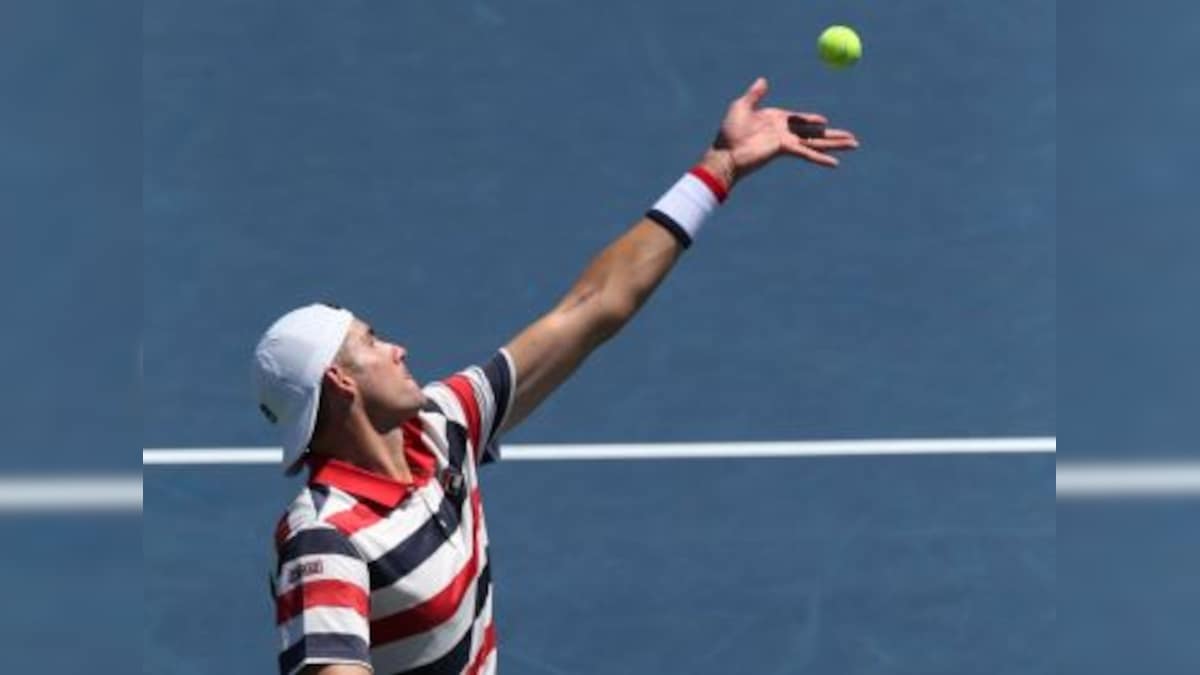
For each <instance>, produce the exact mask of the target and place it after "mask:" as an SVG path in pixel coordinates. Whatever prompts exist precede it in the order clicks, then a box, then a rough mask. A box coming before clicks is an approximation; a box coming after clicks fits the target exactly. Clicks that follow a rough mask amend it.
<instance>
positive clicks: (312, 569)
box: [288, 560, 325, 584]
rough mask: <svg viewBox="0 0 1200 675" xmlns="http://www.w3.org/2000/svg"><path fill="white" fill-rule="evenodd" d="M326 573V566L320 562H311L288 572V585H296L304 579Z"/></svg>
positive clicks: (303, 563)
mask: <svg viewBox="0 0 1200 675" xmlns="http://www.w3.org/2000/svg"><path fill="white" fill-rule="evenodd" d="M324 571H325V565H323V564H322V563H321V561H320V560H309V561H306V562H302V563H300V564H299V565H296V566H295V567H293V568H292V570H291V571H290V572H288V583H289V584H294V583H296V582H297V581H300V580H301V579H303V578H304V577H311V576H314V575H317V574H321V573H323V572H324Z"/></svg>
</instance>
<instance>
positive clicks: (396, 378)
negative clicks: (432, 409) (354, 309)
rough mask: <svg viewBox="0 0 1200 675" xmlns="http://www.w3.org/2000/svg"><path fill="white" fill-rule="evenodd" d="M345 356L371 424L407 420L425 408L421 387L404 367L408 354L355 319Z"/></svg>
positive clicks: (344, 351)
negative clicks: (372, 422)
mask: <svg viewBox="0 0 1200 675" xmlns="http://www.w3.org/2000/svg"><path fill="white" fill-rule="evenodd" d="M342 355H343V356H345V361H347V363H346V366H347V371H348V372H349V374H350V376H351V377H353V378H354V381H355V382H356V383H357V384H358V389H359V392H360V394H361V396H362V400H363V406H364V407H365V408H366V411H367V415H368V416H369V417H370V418H371V419H372V420H375V421H377V422H384V423H386V422H391V421H394V420H395V419H396V418H398V417H399V418H401V419H407V418H409V417H412V416H413V415H415V414H416V413H417V412H418V411H419V410H420V409H421V406H423V405H425V394H424V393H423V392H422V391H421V385H420V384H419V383H418V382H417V381H416V379H414V378H413V376H412V373H410V372H409V371H408V365H407V364H406V363H405V359H406V357H407V356H408V352H407V351H405V349H404V347H401V346H400V345H397V344H394V343H391V342H388V341H387V340H385V339H383V338H382V337H380V336H378V335H376V334H375V331H374V330H373V329H372V328H371V327H370V326H369V325H367V324H366V323H364V322H362V321H360V320H358V319H355V320H354V322H353V323H352V324H351V325H350V331H349V333H348V334H347V335H346V341H345V343H344V344H343V347H342Z"/></svg>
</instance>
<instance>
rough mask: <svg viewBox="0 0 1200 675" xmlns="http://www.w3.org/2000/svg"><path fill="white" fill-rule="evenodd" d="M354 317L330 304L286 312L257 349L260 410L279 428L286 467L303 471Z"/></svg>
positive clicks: (289, 469) (255, 364)
mask: <svg viewBox="0 0 1200 675" xmlns="http://www.w3.org/2000/svg"><path fill="white" fill-rule="evenodd" d="M353 320H354V315H353V314H351V313H350V312H348V311H346V310H344V309H338V308H334V307H330V306H329V305H319V304H314V305H308V306H307V307H301V308H299V309H295V310H292V311H291V312H288V313H287V314H284V315H283V316H282V317H280V319H279V320H278V321H276V322H275V323H274V324H272V325H271V327H270V328H268V329H267V332H265V333H263V336H262V338H261V339H260V340H259V341H258V346H257V347H255V348H254V367H253V373H254V384H255V386H256V387H257V389H258V408H259V410H261V411H262V414H263V415H265V416H266V418H267V419H268V420H270V421H271V423H272V424H275V425H276V426H278V427H279V432H280V434H281V436H282V441H283V465H284V467H285V469H286V470H287V472H288V473H293V472H295V471H297V470H298V469H299V462H298V460H299V459H300V458H301V457H303V456H304V452H305V450H307V448H308V443H309V441H311V440H312V433H313V427H314V426H316V424H317V406H318V404H319V403H320V401H321V380H322V378H323V377H324V375H325V370H326V369H327V368H329V366H330V364H332V363H333V359H334V357H335V356H337V353H338V350H339V349H341V347H342V342H343V341H344V340H345V339H346V334H347V333H349V331H350V323H351V322H352V321H353Z"/></svg>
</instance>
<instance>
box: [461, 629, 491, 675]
mask: <svg viewBox="0 0 1200 675" xmlns="http://www.w3.org/2000/svg"><path fill="white" fill-rule="evenodd" d="M494 651H496V624H495V623H489V624H488V625H487V628H485V629H483V642H482V643H481V644H480V645H479V651H478V652H476V654H475V660H474V661H473V662H472V663H471V667H470V668H467V671H466V672H467V675H478V674H479V669H480V668H483V664H484V662H486V661H487V658H488V655H490V654H491V653H492V652H494Z"/></svg>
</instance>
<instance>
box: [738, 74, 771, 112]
mask: <svg viewBox="0 0 1200 675" xmlns="http://www.w3.org/2000/svg"><path fill="white" fill-rule="evenodd" d="M766 95H767V78H765V77H760V78H758V79H757V80H755V81H754V84H751V85H750V88H749V89H747V90H746V93H745V94H742V100H743V101H745V102H746V104H747V105H749V106H750V107H751V108H754V107H756V106H758V102H759V101H761V100H762V97H763V96H766Z"/></svg>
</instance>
